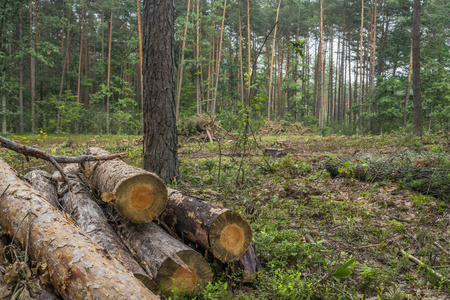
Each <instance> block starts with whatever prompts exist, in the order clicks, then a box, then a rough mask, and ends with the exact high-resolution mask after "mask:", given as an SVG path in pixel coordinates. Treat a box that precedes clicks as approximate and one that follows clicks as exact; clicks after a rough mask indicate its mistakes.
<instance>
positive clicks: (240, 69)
mask: <svg viewBox="0 0 450 300" xmlns="http://www.w3.org/2000/svg"><path fill="white" fill-rule="evenodd" d="M238 31H239V67H240V68H239V77H240V80H241V84H240V85H241V86H240V87H241V88H240V92H241V103H244V71H243V65H242V17H241V7H240V6H239V23H238ZM248 74H250V73H248Z"/></svg>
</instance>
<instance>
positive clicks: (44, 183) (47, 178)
mask: <svg viewBox="0 0 450 300" xmlns="http://www.w3.org/2000/svg"><path fill="white" fill-rule="evenodd" d="M24 177H25V179H27V180H28V181H29V182H30V183H31V186H32V187H33V188H35V189H36V191H38V192H39V193H41V196H42V197H43V198H44V199H45V200H47V202H48V203H50V204H51V205H53V206H54V207H57V208H58V207H59V201H58V192H57V189H56V182H55V181H54V180H53V179H52V175H51V174H50V173H48V172H45V171H41V170H34V171H31V172H28V173H27V174H26V175H25V176H24Z"/></svg>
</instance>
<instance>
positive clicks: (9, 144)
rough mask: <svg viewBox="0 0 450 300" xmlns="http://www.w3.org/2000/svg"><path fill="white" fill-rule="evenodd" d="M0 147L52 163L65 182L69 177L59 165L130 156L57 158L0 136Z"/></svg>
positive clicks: (119, 154) (122, 154)
mask: <svg viewBox="0 0 450 300" xmlns="http://www.w3.org/2000/svg"><path fill="white" fill-rule="evenodd" d="M0 145H1V146H2V147H5V148H8V149H10V150H13V151H15V152H17V153H20V154H23V155H25V156H27V157H28V156H32V157H36V158H41V159H44V160H46V161H49V162H51V163H52V165H53V166H55V168H56V169H57V170H58V171H59V172H60V173H61V176H62V177H63V178H64V181H67V176H66V174H65V173H64V171H63V169H62V167H61V166H60V165H59V164H70V163H82V162H84V161H98V160H111V159H115V158H118V157H126V156H127V155H128V154H127V153H118V154H111V155H78V156H56V155H51V154H48V153H47V152H45V151H42V150H39V149H37V148H33V147H30V146H25V145H23V144H20V143H16V142H14V141H11V140H9V139H7V138H4V137H2V136H0Z"/></svg>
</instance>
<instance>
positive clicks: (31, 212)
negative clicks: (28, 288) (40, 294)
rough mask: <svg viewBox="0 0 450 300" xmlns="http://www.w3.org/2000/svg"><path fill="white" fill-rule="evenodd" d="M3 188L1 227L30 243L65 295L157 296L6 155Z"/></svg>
mask: <svg viewBox="0 0 450 300" xmlns="http://www.w3.org/2000/svg"><path fill="white" fill-rule="evenodd" d="M8 186H9V187H8ZM7 187H8V188H7ZM5 190H6V191H5ZM0 191H2V192H3V191H5V192H4V195H3V197H2V198H1V199H0V226H1V227H2V228H3V229H4V230H5V232H6V233H8V234H10V235H14V234H15V233H17V234H16V239H15V241H16V242H18V243H19V244H20V245H21V246H22V247H24V246H25V245H26V244H27V242H28V244H29V249H28V253H29V255H30V257H31V258H32V259H33V260H35V261H37V262H39V263H41V264H44V265H46V266H47V270H48V276H49V279H50V281H51V282H52V284H53V285H54V287H55V288H56V289H57V291H58V292H59V293H60V295H61V296H62V297H63V298H65V299H157V297H156V296H155V295H154V294H153V293H151V292H150V291H148V290H147V289H146V288H145V287H144V285H142V283H141V282H139V281H138V280H136V278H135V277H134V276H133V275H132V274H131V273H130V272H128V271H127V270H126V269H125V267H124V266H122V264H120V263H119V262H118V261H117V260H115V259H112V258H111V257H110V256H109V255H107V254H106V253H105V251H104V250H103V249H102V248H100V247H99V246H98V245H97V244H95V243H94V242H92V241H91V240H90V239H89V238H88V237H87V236H86V235H84V234H83V232H81V231H80V230H79V229H78V228H77V227H76V226H75V225H73V224H71V223H70V222H68V221H67V219H65V218H64V216H63V215H62V214H61V213H60V212H59V211H58V210H56V208H54V207H53V206H51V205H50V204H49V203H48V202H47V201H46V200H45V199H43V198H42V197H41V196H40V195H39V194H38V193H37V192H36V191H35V189H33V188H32V187H31V185H30V184H28V183H26V182H24V181H22V180H21V179H20V178H18V177H17V176H16V174H15V172H14V171H13V170H12V169H11V168H10V167H9V166H8V165H7V164H6V163H5V162H4V161H3V160H1V159H0ZM22 221H23V223H22V224H21V222H22ZM29 224H30V235H29V240H28V241H27V228H28V225H29Z"/></svg>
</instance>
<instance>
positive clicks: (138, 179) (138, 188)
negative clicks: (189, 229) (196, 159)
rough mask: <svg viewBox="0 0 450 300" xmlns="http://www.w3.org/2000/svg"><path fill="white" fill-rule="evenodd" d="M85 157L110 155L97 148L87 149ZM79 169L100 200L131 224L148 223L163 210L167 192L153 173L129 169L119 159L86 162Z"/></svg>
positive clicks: (162, 183)
mask: <svg viewBox="0 0 450 300" xmlns="http://www.w3.org/2000/svg"><path fill="white" fill-rule="evenodd" d="M85 154H89V155H110V153H109V152H107V151H105V150H103V149H100V148H89V149H87V150H86V151H85ZM81 168H82V170H83V173H84V175H85V176H86V179H87V181H88V182H89V184H90V185H91V187H92V188H93V189H94V190H96V191H97V192H98V193H99V195H101V199H102V200H103V201H105V202H108V203H110V204H111V205H112V206H113V207H114V209H115V210H116V211H117V212H118V213H119V215H121V216H122V217H124V218H126V219H128V220H130V221H131V222H133V223H147V222H150V221H152V220H153V219H155V218H156V217H158V216H159V215H160V214H161V212H163V211H164V209H165V207H166V203H167V188H166V186H165V185H164V182H163V181H162V180H161V179H160V178H159V177H158V176H156V175H155V174H153V173H150V172H147V171H145V170H142V169H139V168H136V167H133V166H130V165H128V164H126V163H125V162H123V161H122V160H120V159H114V160H109V161H86V162H83V163H82V164H81Z"/></svg>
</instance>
